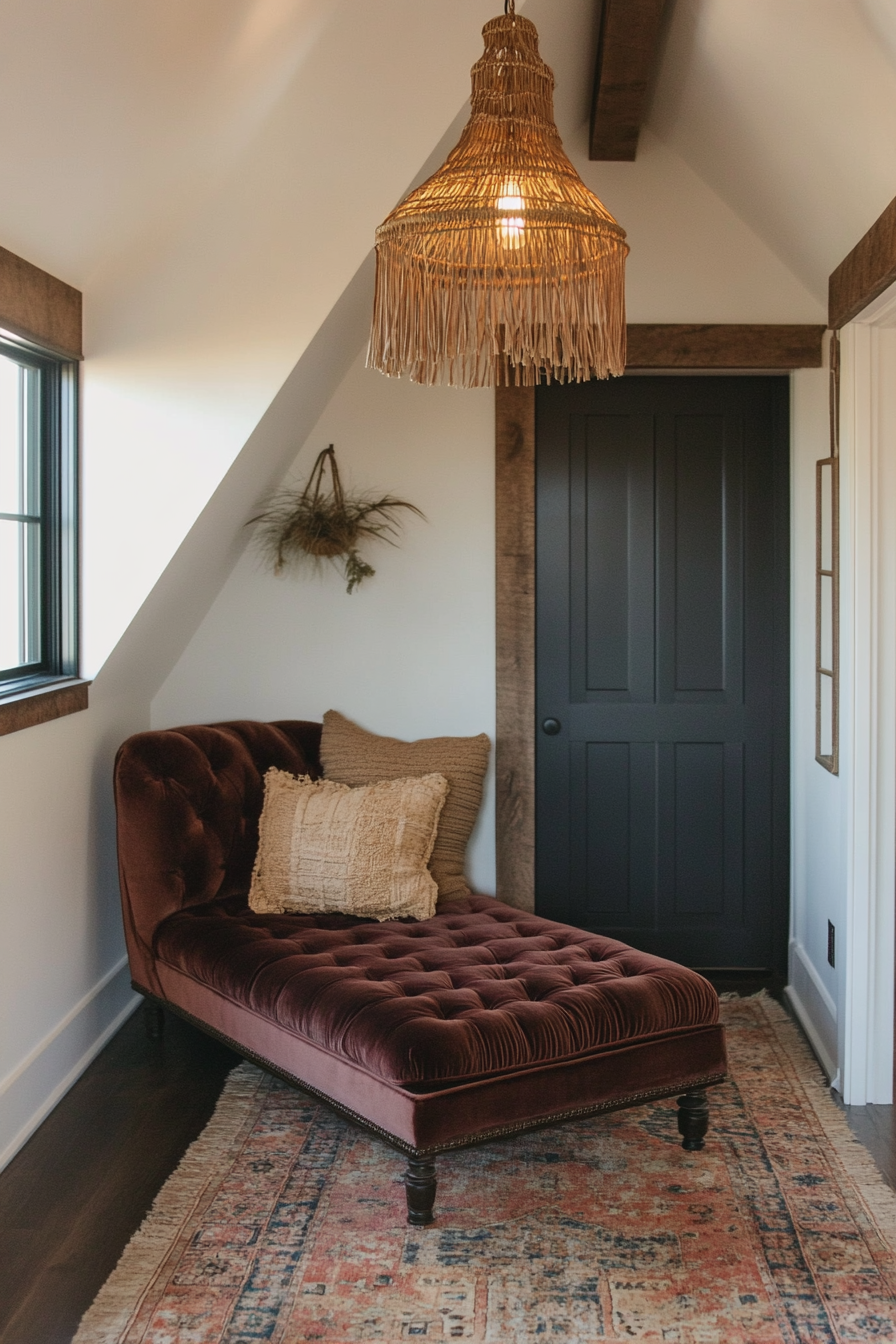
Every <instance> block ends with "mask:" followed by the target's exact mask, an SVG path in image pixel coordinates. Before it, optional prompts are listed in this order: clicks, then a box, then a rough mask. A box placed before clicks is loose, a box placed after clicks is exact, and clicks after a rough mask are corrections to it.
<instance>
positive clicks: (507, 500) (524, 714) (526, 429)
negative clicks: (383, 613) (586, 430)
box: [495, 324, 825, 910]
mask: <svg viewBox="0 0 896 1344" xmlns="http://www.w3.org/2000/svg"><path fill="white" fill-rule="evenodd" d="M824 330H825V328H824V327H823V326H793V325H790V326H782V325H775V326H766V325H736V326H735V325H702V326H697V325H688V326H684V325H673V324H663V325H661V326H657V325H651V326H646V325H645V326H629V328H628V345H629V358H628V364H627V368H628V369H630V370H631V371H632V372H637V371H638V370H641V369H643V370H649V371H650V372H652V373H664V372H666V373H679V372H688V373H701V372H702V373H708V372H709V373H711V372H718V371H720V370H722V369H724V370H726V371H727V372H730V373H736V372H741V373H756V372H772V371H781V370H784V371H789V370H791V369H798V368H819V367H820V366H821V362H822V337H823V335H824ZM495 500H496V504H495V525H496V526H495V554H496V575H495V578H496V585H495V593H496V596H495V602H496V612H495V616H496V636H497V657H496V680H497V686H496V691H497V732H496V743H495V769H496V810H495V811H496V815H495V831H496V834H495V851H496V863H497V892H498V898H499V899H500V900H502V901H506V902H507V903H508V905H515V906H517V907H518V908H519V909H521V910H534V908H535V389H534V388H531V387H499V388H497V389H496V391H495Z"/></svg>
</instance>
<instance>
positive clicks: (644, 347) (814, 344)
mask: <svg viewBox="0 0 896 1344" xmlns="http://www.w3.org/2000/svg"><path fill="white" fill-rule="evenodd" d="M825 330H826V328H825V327H824V325H823V324H822V325H805V324H802V323H801V324H786V323H773V324H761V323H752V322H751V323H727V322H726V323H702V324H696V323H673V322H662V323H630V324H629V327H628V356H627V359H626V365H625V367H626V368H627V369H770V370H771V369H818V368H821V363H822V349H821V342H822V337H823V336H824V333H825Z"/></svg>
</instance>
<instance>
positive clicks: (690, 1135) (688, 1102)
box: [678, 1091, 709, 1153]
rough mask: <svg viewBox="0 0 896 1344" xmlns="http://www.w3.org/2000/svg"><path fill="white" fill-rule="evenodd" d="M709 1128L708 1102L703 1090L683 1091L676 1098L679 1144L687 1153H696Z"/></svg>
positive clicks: (701, 1145)
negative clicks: (681, 1095) (680, 1095)
mask: <svg viewBox="0 0 896 1344" xmlns="http://www.w3.org/2000/svg"><path fill="white" fill-rule="evenodd" d="M708 1128H709V1102H708V1101H707V1100H706V1093H705V1092H696V1091H695V1092H685V1094H684V1096H683V1097H679V1098H678V1132H679V1134H680V1135H681V1140H682V1142H681V1146H682V1148H686V1149H687V1150H688V1152H689V1153H696V1152H698V1151H699V1150H700V1149H701V1148H702V1147H703V1139H704V1136H705V1134H706V1131H707V1129H708Z"/></svg>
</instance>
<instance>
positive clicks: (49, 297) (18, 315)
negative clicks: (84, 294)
mask: <svg viewBox="0 0 896 1344" xmlns="http://www.w3.org/2000/svg"><path fill="white" fill-rule="evenodd" d="M81 308H82V301H81V294H80V292H79V291H78V290H77V289H73V288H72V286H71V285H67V284H66V283H65V282H64V281H63V280H57V279H56V277H55V276H53V275H48V274H47V272H46V271H42V270H41V269H40V267H39V266H33V265H32V264H31V262H30V261H25V259H24V257H17V256H16V255H15V253H14V252H7V250H6V248H5V247H0V328H2V329H3V330H4V331H8V332H10V333H11V334H12V335H13V336H19V337H21V338H22V339H23V340H26V341H34V342H35V344H37V345H40V346H43V348H44V349H45V350H49V351H51V352H52V353H53V354H54V355H61V356H62V358H63V359H78V360H79V359H83V352H82V317H81Z"/></svg>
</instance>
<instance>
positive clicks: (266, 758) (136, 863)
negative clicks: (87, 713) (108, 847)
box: [115, 720, 321, 990]
mask: <svg viewBox="0 0 896 1344" xmlns="http://www.w3.org/2000/svg"><path fill="white" fill-rule="evenodd" d="M320 734H321V725H320V724H319V723H302V722H300V721H291V720H290V721H287V722H284V723H254V722H252V721H240V722H237V723H216V724H208V725H200V726H197V727H188V728H169V729H165V730H163V731H161V732H150V733H137V734H135V736H134V737H129V738H128V740H127V741H126V742H125V743H124V744H123V746H122V747H121V749H120V750H119V752H118V756H117V758H116V761H115V804H116V809H117V812H118V868H119V877H120V880H121V895H122V903H123V906H124V922H125V933H126V935H127V940H128V952H129V954H130V958H131V974H132V975H133V977H134V979H135V980H136V981H137V982H138V983H139V984H142V985H144V986H145V987H146V988H148V989H155V990H157V989H158V979H157V977H156V975H155V973H154V968H153V952H152V939H153V935H154V934H155V931H156V928H157V927H158V924H159V922H160V921H161V920H162V919H164V918H165V916H166V915H169V914H171V913H172V912H173V911H175V910H181V909H183V908H184V907H185V906H190V905H196V904H199V903H201V902H207V901H211V900H221V899H223V898H224V897H227V896H232V895H233V894H234V893H239V894H241V895H245V893H246V892H248V890H249V883H250V880H251V877H252V865H253V863H254V862H255V851H256V849H257V848H258V818H259V817H260V816H261V805H262V802H263V801H264V775H265V771H266V770H268V769H269V768H270V767H271V766H272V765H275V766H277V767H278V769H280V770H288V771H290V772H291V773H292V774H295V775H301V774H309V775H311V776H312V778H314V779H319V778H320V773H321V771H320Z"/></svg>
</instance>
